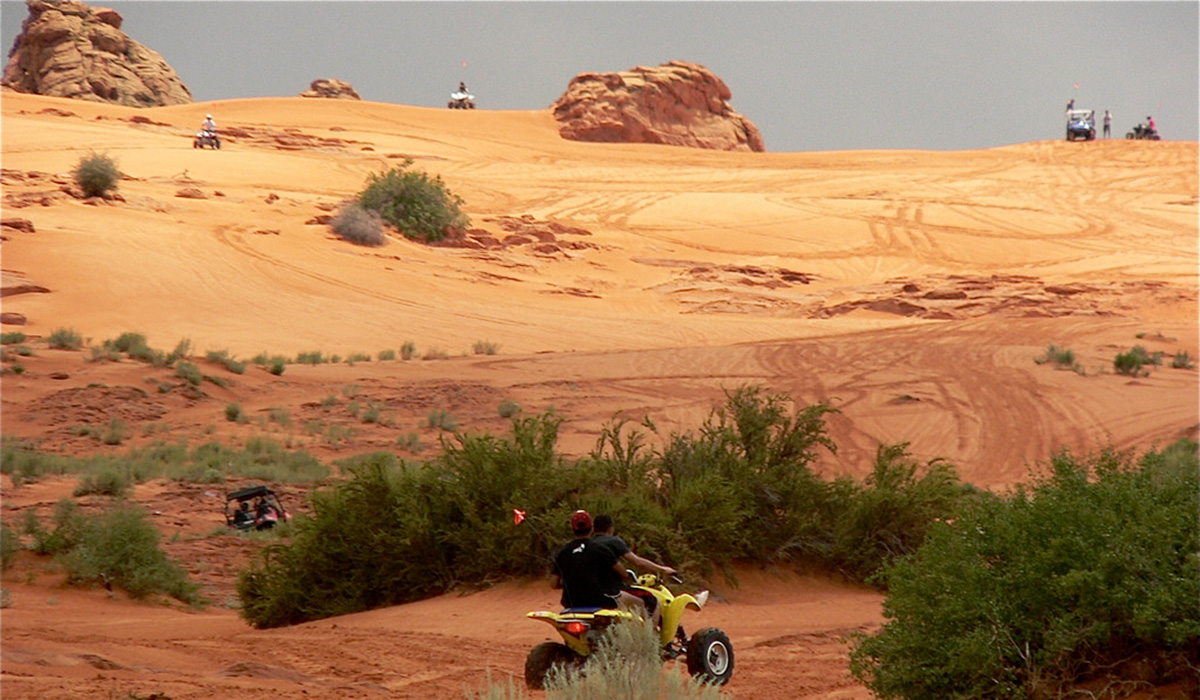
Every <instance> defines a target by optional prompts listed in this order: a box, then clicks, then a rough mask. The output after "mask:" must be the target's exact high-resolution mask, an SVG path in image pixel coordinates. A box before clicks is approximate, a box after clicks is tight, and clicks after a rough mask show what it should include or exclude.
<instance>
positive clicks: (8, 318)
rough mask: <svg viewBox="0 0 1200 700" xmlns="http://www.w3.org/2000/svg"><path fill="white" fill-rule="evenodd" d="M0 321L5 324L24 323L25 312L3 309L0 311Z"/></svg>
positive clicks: (18, 324)
mask: <svg viewBox="0 0 1200 700" xmlns="http://www.w3.org/2000/svg"><path fill="white" fill-rule="evenodd" d="M0 323H3V324H4V325H6V326H23V325H25V314H19V313H17V312H16V311H4V312H2V313H0Z"/></svg>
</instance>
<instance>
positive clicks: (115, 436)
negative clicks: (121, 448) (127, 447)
mask: <svg viewBox="0 0 1200 700" xmlns="http://www.w3.org/2000/svg"><path fill="white" fill-rule="evenodd" d="M127 437H129V426H128V425H126V424H125V421H123V420H121V419H120V418H110V419H109V420H108V424H107V425H106V426H105V427H104V430H103V432H101V433H100V442H103V443H104V444H105V445H120V444H121V443H123V442H125V439H126V438H127Z"/></svg>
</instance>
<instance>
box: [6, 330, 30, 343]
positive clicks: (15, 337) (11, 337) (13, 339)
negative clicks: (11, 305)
mask: <svg viewBox="0 0 1200 700" xmlns="http://www.w3.org/2000/svg"><path fill="white" fill-rule="evenodd" d="M24 342H25V334H24V333H22V332H21V331H8V332H5V333H0V345H16V344H18V343H24Z"/></svg>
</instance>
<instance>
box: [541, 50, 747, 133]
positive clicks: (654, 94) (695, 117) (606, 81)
mask: <svg viewBox="0 0 1200 700" xmlns="http://www.w3.org/2000/svg"><path fill="white" fill-rule="evenodd" d="M731 95H732V93H731V92H730V91H729V88H728V87H727V86H726V85H725V83H724V82H723V81H722V80H721V79H720V78H718V77H717V76H715V75H713V74H712V72H710V71H709V70H708V69H707V68H705V67H704V66H701V65H699V64H696V63H687V62H684V61H671V62H670V63H664V64H663V65H661V66H658V67H657V68H645V67H642V66H639V67H637V68H634V69H633V70H631V71H624V72H620V73H603V74H601V73H583V74H581V75H578V76H576V77H575V79H574V80H572V81H571V84H570V85H569V86H568V87H567V91H566V92H565V93H563V95H562V97H559V98H558V101H556V102H555V103H554V105H553V109H554V118H555V119H557V120H558V123H559V128H558V133H559V134H560V135H561V136H562V137H563V138H566V139H572V140H575V141H606V142H625V143H662V144H669V145H673V146H691V147H694V148H710V149H714V150H720V151H765V150H766V147H765V146H764V145H763V139H762V135H761V134H759V132H758V127H756V126H754V124H753V123H752V122H751V121H750V120H749V119H747V118H746V117H744V116H742V115H740V114H738V113H737V112H735V111H733V108H732V107H731V106H730V105H729V102H728V100H729V98H730V96H731Z"/></svg>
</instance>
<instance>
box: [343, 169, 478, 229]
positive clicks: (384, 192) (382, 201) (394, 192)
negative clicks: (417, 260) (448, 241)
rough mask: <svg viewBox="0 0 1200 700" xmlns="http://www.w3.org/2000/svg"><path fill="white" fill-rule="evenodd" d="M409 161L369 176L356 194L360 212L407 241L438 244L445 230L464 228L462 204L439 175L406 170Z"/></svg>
mask: <svg viewBox="0 0 1200 700" xmlns="http://www.w3.org/2000/svg"><path fill="white" fill-rule="evenodd" d="M412 163H413V161H412V159H406V160H405V161H404V163H402V164H401V165H400V167H398V168H392V169H391V170H389V171H387V172H384V173H379V174H372V175H371V176H370V177H369V178H368V180H367V188H366V189H365V190H363V191H362V192H361V193H360V194H359V195H358V204H359V206H361V207H362V209H365V210H368V211H370V212H375V213H377V214H378V215H379V216H380V217H381V218H382V219H383V220H384V221H387V222H389V223H391V224H392V225H394V226H395V227H396V228H398V229H399V230H400V232H401V233H403V234H404V235H405V236H406V237H408V238H416V239H421V240H425V241H439V240H441V239H442V238H443V237H444V235H445V233H444V232H445V230H446V229H447V228H457V229H464V228H466V227H468V226H470V224H471V221H470V219H469V218H468V217H467V215H466V214H464V213H463V212H462V209H461V207H462V204H463V201H462V199H461V198H459V197H458V196H457V195H455V194H453V193H451V192H450V190H449V189H447V188H446V185H445V183H443V182H442V178H441V176H440V175H439V176H435V177H432V178H431V177H429V175H427V174H425V173H423V172H420V171H416V170H410V169H409V168H410V167H411V166H412Z"/></svg>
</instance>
